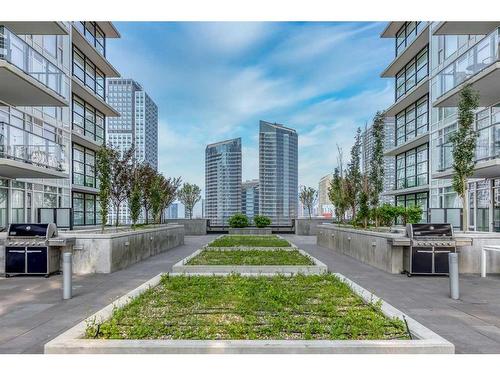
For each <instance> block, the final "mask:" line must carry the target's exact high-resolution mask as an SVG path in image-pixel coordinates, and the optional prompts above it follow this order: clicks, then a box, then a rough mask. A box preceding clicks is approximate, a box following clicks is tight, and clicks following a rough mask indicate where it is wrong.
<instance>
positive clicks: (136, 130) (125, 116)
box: [106, 78, 158, 224]
mask: <svg viewBox="0 0 500 375" xmlns="http://www.w3.org/2000/svg"><path fill="white" fill-rule="evenodd" d="M107 92H108V103H109V104H110V105H111V106H112V107H113V108H114V109H115V110H116V111H118V112H119V113H120V117H115V118H108V119H107V121H106V143H107V144H111V145H112V146H114V147H115V148H117V149H119V150H121V151H126V150H128V149H130V148H131V147H132V146H133V147H134V149H135V160H136V161H137V162H145V163H148V164H149V165H150V166H151V167H152V168H153V169H155V170H157V169H158V107H157V105H156V104H155V102H154V101H153V100H152V99H151V97H150V96H149V95H148V94H147V93H146V91H145V90H144V89H143V88H142V86H141V85H140V84H139V83H137V82H136V81H134V80H132V79H126V78H112V79H108V80H107ZM115 217H116V213H115V210H114V208H111V209H110V215H109V220H110V221H111V220H113V218H115ZM119 218H120V223H121V224H131V223H132V220H131V218H130V211H129V208H128V202H123V203H122V205H121V207H120V212H119ZM142 220H143V218H142V216H141V218H140V221H142Z"/></svg>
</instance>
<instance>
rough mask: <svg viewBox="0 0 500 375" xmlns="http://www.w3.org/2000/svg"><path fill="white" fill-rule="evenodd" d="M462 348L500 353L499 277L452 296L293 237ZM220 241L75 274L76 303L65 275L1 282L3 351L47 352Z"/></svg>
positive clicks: (433, 280) (438, 280)
mask: <svg viewBox="0 0 500 375" xmlns="http://www.w3.org/2000/svg"><path fill="white" fill-rule="evenodd" d="M286 237H287V238H289V239H290V240H291V241H293V242H294V243H296V244H297V245H299V246H300V247H301V248H303V249H304V250H306V251H308V252H309V253H310V254H311V255H313V256H315V257H317V258H318V259H320V260H321V261H323V262H324V263H326V264H327V265H328V268H329V270H331V271H333V272H339V273H342V274H344V275H345V276H347V277H349V278H350V279H352V280H353V281H355V282H356V283H359V284H360V285H362V286H363V287H364V288H366V289H368V290H370V291H372V292H373V293H374V294H376V295H378V296H379V297H381V298H383V299H385V300H386V301H387V302H389V303H391V304H392V305H394V306H395V307H397V308H399V309H400V310H402V311H403V312H406V313H407V314H408V315H410V316H411V317H413V318H415V319H416V320H418V321H419V322H421V323H422V324H424V325H426V326H428V327H429V328H431V329H432V330H434V331H436V332H437V333H439V334H440V335H442V336H443V337H445V338H447V339H448V340H450V341H451V342H453V343H454V344H455V347H456V351H457V353H500V277H499V276H489V277H487V278H486V279H481V278H480V277H479V276H461V280H460V282H461V284H460V287H461V297H462V299H461V300H460V301H453V300H451V299H450V298H449V297H448V293H449V291H448V279H447V278H446V277H417V276H414V277H411V278H408V277H406V276H404V275H391V274H388V273H385V272H383V271H380V270H377V269H376V268H373V267H370V266H367V265H365V264H362V263H360V262H359V261H357V260H355V259H353V258H350V257H347V256H345V255H340V254H336V253H334V252H333V251H331V250H329V249H326V248H323V247H319V246H317V245H316V238H315V237H304V236H286ZM212 238H213V236H199V237H191V236H188V237H186V243H185V245H183V246H180V247H177V248H175V249H172V250H169V251H167V252H165V253H163V254H160V255H157V256H155V257H152V258H149V259H147V260H145V261H143V262H141V263H137V264H135V265H133V266H131V267H129V268H127V269H125V270H122V271H118V272H115V273H112V274H95V275H86V276H76V277H75V278H74V293H73V294H74V298H73V299H71V300H68V301H63V300H62V299H61V293H62V291H61V281H62V280H61V276H52V277H50V278H49V279H44V278H38V277H37V278H34V277H33V278H32V277H19V278H10V279H0V301H1V303H0V353H42V352H43V345H44V344H45V343H46V342H47V341H50V340H51V339H52V338H54V337H56V336H57V335H59V334H60V333H62V332H64V331H65V330H67V329H68V328H70V327H72V326H74V325H75V324H76V323H78V322H80V321H82V320H83V319H85V318H86V317H87V316H89V315H91V314H92V313H94V312H95V311H97V310H99V309H101V308H102V307H104V306H106V305H107V304H109V303H110V302H112V301H113V300H115V299H116V298H118V297H120V296H122V295H123V294H125V293H127V292H128V291H130V290H132V289H134V288H135V287H137V286H139V285H140V284H142V283H143V282H145V281H147V280H148V279H150V278H152V277H153V276H155V275H157V274H158V273H160V272H167V271H170V270H171V267H172V265H173V264H174V263H175V262H177V261H178V260H180V259H182V258H184V257H186V256H187V255H189V254H191V253H192V252H193V251H195V250H196V249H198V248H199V247H200V246H201V245H203V244H205V243H207V242H209V241H210V240H211V239H212Z"/></svg>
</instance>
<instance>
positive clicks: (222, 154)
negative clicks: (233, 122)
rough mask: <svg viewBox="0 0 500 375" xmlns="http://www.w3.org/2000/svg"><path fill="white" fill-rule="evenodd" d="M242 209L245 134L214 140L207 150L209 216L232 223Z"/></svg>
mask: <svg viewBox="0 0 500 375" xmlns="http://www.w3.org/2000/svg"><path fill="white" fill-rule="evenodd" d="M238 212H241V138H235V139H230V140H227V141H222V142H217V143H213V144H210V145H208V146H207V148H206V150H205V217H206V218H207V219H209V220H210V224H211V225H228V220H229V218H230V217H231V216H232V215H234V214H236V213H238Z"/></svg>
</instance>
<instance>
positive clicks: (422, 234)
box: [407, 223, 453, 238]
mask: <svg viewBox="0 0 500 375" xmlns="http://www.w3.org/2000/svg"><path fill="white" fill-rule="evenodd" d="M407 231H408V236H409V237H410V238H435V237H453V226H452V225H451V224H448V223H442V224H432V223H429V224H408V226H407Z"/></svg>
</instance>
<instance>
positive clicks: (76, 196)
mask: <svg viewBox="0 0 500 375" xmlns="http://www.w3.org/2000/svg"><path fill="white" fill-rule="evenodd" d="M98 207H99V198H98V197H97V196H96V195H94V194H85V193H77V192H73V224H74V225H97V224H100V223H101V220H100V217H99V212H98V211H99V210H98Z"/></svg>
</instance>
